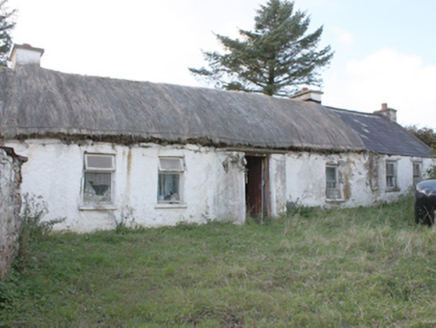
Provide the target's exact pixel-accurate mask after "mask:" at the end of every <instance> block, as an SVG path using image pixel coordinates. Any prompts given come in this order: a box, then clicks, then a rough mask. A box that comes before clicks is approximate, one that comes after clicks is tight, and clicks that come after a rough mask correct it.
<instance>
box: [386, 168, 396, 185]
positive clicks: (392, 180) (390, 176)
mask: <svg viewBox="0 0 436 328" xmlns="http://www.w3.org/2000/svg"><path fill="white" fill-rule="evenodd" d="M396 188H397V162H392V161H388V162H386V189H396Z"/></svg>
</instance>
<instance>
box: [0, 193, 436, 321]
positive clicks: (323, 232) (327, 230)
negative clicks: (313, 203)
mask: <svg viewBox="0 0 436 328" xmlns="http://www.w3.org/2000/svg"><path fill="white" fill-rule="evenodd" d="M412 207H413V201H412V199H411V198H408V199H404V200H402V201H400V202H397V203H395V204H390V205H382V206H379V207H376V208H356V209H346V210H330V211H327V210H322V209H304V211H301V212H299V213H296V214H294V215H292V216H290V217H282V218H279V219H269V220H266V221H265V222H264V223H263V224H262V225H260V224H257V223H255V222H254V221H252V220H249V222H248V223H247V224H246V225H243V226H235V225H231V224H220V223H211V224H207V225H202V226H194V225H180V226H177V227H165V228H158V229H136V230H135V229H133V230H132V229H131V230H129V229H120V230H118V233H116V232H115V231H101V232H96V233H93V234H81V235H78V234H73V233H64V234H58V233H54V234H51V235H50V236H49V237H48V238H45V239H43V240H41V242H39V243H37V244H34V245H33V246H32V249H31V254H32V256H29V257H28V259H26V261H21V262H17V264H16V267H17V269H15V270H13V271H12V272H11V274H10V276H9V279H8V280H7V281H5V282H4V283H3V284H2V285H1V286H0V287H1V288H0V292H1V293H2V294H0V307H2V309H0V311H1V312H0V326H6V327H8V326H9V327H16V326H38V327H39V326H61V327H64V326H72V327H193V326H195V327H290V326H291V327H292V326H310V327H328V326H331V327H350V326H357V325H359V326H380V327H385V326H398V327H410V326H416V327H429V326H430V327H432V326H436V232H435V230H434V229H433V228H431V229H428V228H427V227H422V226H415V224H414V223H413V211H412ZM29 247H30V246H29ZM18 268H19V270H20V271H19V270H18Z"/></svg>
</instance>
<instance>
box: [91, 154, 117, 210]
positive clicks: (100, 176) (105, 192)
mask: <svg viewBox="0 0 436 328" xmlns="http://www.w3.org/2000/svg"><path fill="white" fill-rule="evenodd" d="M114 171H115V161H114V156H113V155H91V154H85V168H84V179H83V181H84V182H83V184H84V187H83V202H84V203H86V204H110V203H112V191H113V190H112V189H113V182H112V174H113V172H114Z"/></svg>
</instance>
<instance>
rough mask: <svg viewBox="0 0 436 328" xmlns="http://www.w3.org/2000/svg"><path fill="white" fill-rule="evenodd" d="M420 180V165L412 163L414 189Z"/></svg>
mask: <svg viewBox="0 0 436 328" xmlns="http://www.w3.org/2000/svg"><path fill="white" fill-rule="evenodd" d="M421 180H422V176H421V163H413V185H414V186H415V187H416V185H417V184H418V183H419V182H420V181H421Z"/></svg>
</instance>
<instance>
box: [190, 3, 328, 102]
mask: <svg viewBox="0 0 436 328" xmlns="http://www.w3.org/2000/svg"><path fill="white" fill-rule="evenodd" d="M254 20H255V25H254V31H245V30H239V34H240V35H241V37H242V38H241V40H240V39H231V38H229V37H227V36H223V35H216V37H217V39H218V41H219V42H220V43H221V45H222V46H223V47H224V50H225V54H220V53H218V52H203V55H204V58H205V60H206V61H208V62H209V69H207V68H205V67H202V68H201V69H195V68H189V70H190V71H191V72H192V73H193V74H194V75H196V76H197V77H198V78H200V79H205V80H206V81H209V82H213V83H214V84H215V86H216V87H218V88H222V89H226V90H242V91H247V92H259V93H264V94H267V95H270V96H272V95H282V96H283V95H290V94H292V93H293V92H295V91H296V90H297V87H298V86H299V85H302V84H305V85H317V86H319V85H320V84H321V82H322V80H321V79H320V77H319V72H318V69H319V68H321V67H323V66H325V65H327V64H329V62H330V60H331V58H332V56H333V52H331V49H330V46H328V47H326V48H324V49H322V50H319V51H317V46H318V43H319V41H320V38H321V34H322V31H323V27H322V26H321V27H319V28H318V29H317V30H316V31H315V32H313V33H311V34H307V35H305V34H306V32H307V30H308V28H309V24H310V17H308V16H307V14H306V13H305V12H301V11H296V12H294V2H291V1H286V0H285V1H281V0H269V1H268V3H267V4H266V5H261V7H260V9H259V10H257V15H256V16H255V18H254Z"/></svg>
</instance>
